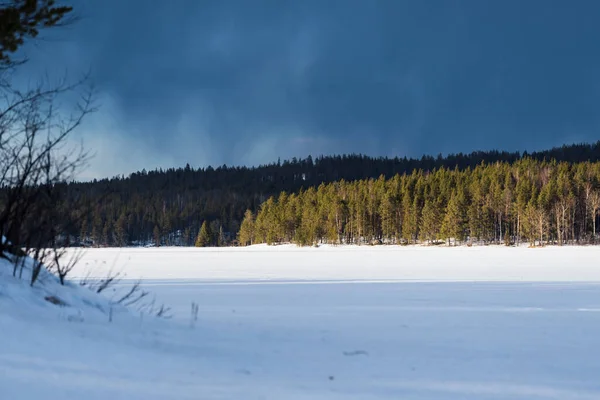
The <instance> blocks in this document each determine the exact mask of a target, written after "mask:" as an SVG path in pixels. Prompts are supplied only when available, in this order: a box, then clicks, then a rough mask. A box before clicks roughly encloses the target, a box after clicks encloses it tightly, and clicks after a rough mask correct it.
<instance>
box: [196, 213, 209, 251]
mask: <svg viewBox="0 0 600 400" xmlns="http://www.w3.org/2000/svg"><path fill="white" fill-rule="evenodd" d="M211 244H212V233H211V231H210V225H209V224H207V223H206V220H205V221H204V222H202V226H201V227H200V231H199V232H198V237H197V238H196V247H208V246H210V245H211Z"/></svg>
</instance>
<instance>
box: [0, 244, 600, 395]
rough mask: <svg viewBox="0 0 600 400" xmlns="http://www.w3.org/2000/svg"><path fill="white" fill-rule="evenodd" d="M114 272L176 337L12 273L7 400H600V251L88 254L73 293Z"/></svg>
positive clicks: (2, 385) (6, 292)
mask: <svg viewBox="0 0 600 400" xmlns="http://www.w3.org/2000/svg"><path fill="white" fill-rule="evenodd" d="M111 268H112V269H113V271H117V270H121V269H122V270H124V271H125V272H126V273H127V277H128V278H130V279H136V278H139V277H142V278H144V286H145V287H146V288H147V289H149V290H151V291H152V292H153V293H154V294H156V296H157V299H158V300H159V301H160V302H165V303H167V304H168V305H170V306H172V307H173V313H174V317H173V319H172V320H168V321H164V320H156V319H152V318H148V317H143V318H142V317H140V316H139V315H137V314H135V313H133V312H127V311H125V310H118V312H116V313H115V315H114V316H113V322H112V323H109V322H108V317H107V314H106V313H105V312H103V310H105V308H106V302H105V301H104V299H101V298H97V297H96V296H94V295H92V294H90V293H88V292H85V289H81V288H77V287H70V288H67V289H64V288H61V287H59V286H58V285H57V284H56V282H54V281H52V280H51V279H46V280H45V282H44V283H43V284H40V285H39V287H38V288H37V289H35V290H33V291H32V290H30V289H29V288H28V287H27V286H26V285H25V284H24V282H21V281H17V280H14V279H13V278H11V277H10V276H8V275H10V274H9V267H8V266H7V265H5V264H3V261H1V260H0V399H5V398H6V399H36V400H38V399H40V398H43V399H80V398H85V399H87V400H92V399H102V400H105V399H111V400H113V399H600V379H598V377H599V376H600V248H594V247H564V248H544V249H526V248H519V249H515V248H504V247H478V248H475V247H473V248H466V247H461V248H421V247H340V248H328V247H323V248H318V249H314V248H308V249H299V248H296V247H291V246H278V247H270V248H269V247H265V246H256V247H251V248H240V249H174V248H158V249H100V250H96V249H93V250H88V251H87V252H86V255H85V257H84V259H83V260H82V262H81V263H80V265H79V267H78V269H77V270H76V271H74V276H83V275H85V274H86V273H87V271H92V274H93V275H95V276H99V277H101V276H104V275H105V274H106V273H107V271H108V270H109V269H111ZM74 279H75V278H74ZM128 284H129V283H128V282H124V283H123V285H128ZM46 294H56V295H58V296H62V298H64V299H65V300H66V301H67V302H69V303H71V304H72V305H71V307H64V308H60V307H57V306H54V305H52V304H50V303H48V302H45V301H44V300H43V296H44V295H46ZM192 302H196V303H198V304H199V313H198V321H197V323H196V325H195V327H191V326H190V309H191V303H192Z"/></svg>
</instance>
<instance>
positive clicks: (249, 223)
mask: <svg viewBox="0 0 600 400" xmlns="http://www.w3.org/2000/svg"><path fill="white" fill-rule="evenodd" d="M238 239H239V242H240V244H241V245H242V246H248V245H252V244H254V214H252V211H250V210H246V213H245V214H244V219H243V221H242V226H241V227H240V232H239V234H238Z"/></svg>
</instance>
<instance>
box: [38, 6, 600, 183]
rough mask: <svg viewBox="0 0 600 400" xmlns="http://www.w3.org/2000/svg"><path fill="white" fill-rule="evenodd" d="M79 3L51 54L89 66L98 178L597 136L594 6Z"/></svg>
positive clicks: (599, 66) (598, 32)
mask: <svg viewBox="0 0 600 400" xmlns="http://www.w3.org/2000/svg"><path fill="white" fill-rule="evenodd" d="M82 7H83V8H79V13H80V15H81V16H82V19H81V21H80V22H79V23H78V24H77V26H75V27H73V28H70V29H69V31H67V32H63V33H62V35H63V40H56V41H55V42H52V43H50V45H51V47H52V50H47V52H48V51H53V52H54V53H52V54H58V55H61V57H55V58H57V59H60V61H66V62H67V63H69V64H70V65H71V66H70V67H69V68H71V69H72V68H81V69H85V68H88V67H91V69H92V72H93V77H94V80H95V82H96V84H97V87H98V89H99V90H100V93H101V95H102V99H103V100H104V107H103V109H102V111H101V112H100V113H98V114H97V115H96V116H94V118H93V119H92V122H90V124H89V125H88V126H87V129H88V131H89V132H88V134H87V137H88V139H89V140H88V143H90V144H91V145H92V146H94V147H96V148H97V149H99V150H98V154H99V156H98V157H97V158H100V160H98V159H97V160H96V161H95V162H94V165H93V168H92V169H93V171H95V172H94V173H95V174H106V173H110V174H112V173H116V172H119V173H120V172H124V173H127V172H129V171H130V170H134V169H141V168H143V167H146V168H153V167H155V166H157V165H161V166H170V165H173V166H176V165H177V166H178V165H183V164H185V163H186V162H189V163H190V164H192V165H206V164H208V163H210V164H222V163H227V164H257V163H262V162H269V161H272V160H276V159H277V157H279V156H281V157H282V158H288V157H292V156H306V155H308V154H309V153H312V154H314V155H318V154H323V153H347V152H362V153H365V152H366V153H368V154H371V155H401V156H402V155H409V156H416V155H420V154H421V153H432V154H437V153H439V152H444V153H446V152H456V151H470V150H474V149H477V148H483V149H488V148H502V149H508V150H515V149H525V148H543V147H547V146H553V145H558V144H561V143H563V142H571V141H582V140H588V141H591V140H596V139H598V138H600V135H598V133H597V132H598V128H599V119H598V111H599V109H600V107H599V104H600V96H599V93H600V84H599V79H598V74H599V71H600V52H599V50H600V49H599V46H600V43H599V42H598V38H600V25H598V24H597V22H596V19H597V18H596V17H597V16H598V15H600V3H597V2H596V1H585V0H580V1H577V2H568V1H546V0H530V1H516V0H508V1H507V0H503V1H479V0H473V1H451V0H437V1H433V0H431V1H418V2H415V1H411V2H408V1H400V0H389V1H375V0H361V1H359V0H356V1H353V0H339V1H334V0H322V1H283V0H272V1H267V0H265V1H247V0H239V1H199V0H189V1H171V2H148V1H141V0H128V1H123V0H119V1H116V0H110V1H104V2H96V4H95V5H92V4H90V3H88V4H87V5H85V6H82ZM59 35H60V34H59ZM40 47H42V46H40ZM56 49H59V50H60V52H58V53H56V51H58V50H56ZM58 62H59V61H57V63H58Z"/></svg>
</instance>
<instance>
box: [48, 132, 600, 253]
mask: <svg viewBox="0 0 600 400" xmlns="http://www.w3.org/2000/svg"><path fill="white" fill-rule="evenodd" d="M544 160H557V161H558V162H566V163H567V165H572V164H580V163H583V164H580V165H579V166H577V168H584V169H586V172H585V174H588V173H589V174H592V175H593V173H592V172H588V171H587V169H588V168H595V167H594V165H592V164H586V162H597V161H600V142H597V143H595V144H577V145H571V146H563V147H560V148H554V149H551V150H547V151H541V152H536V153H531V154H527V153H518V152H516V153H508V152H498V151H490V152H473V153H470V154H453V155H448V156H447V157H442V156H438V157H430V156H423V157H421V158H419V159H408V158H381V157H380V158H373V157H367V156H364V155H344V156H326V157H319V158H316V159H313V158H311V157H307V158H306V159H292V160H289V161H283V162H279V161H278V162H277V163H272V164H268V165H262V166H259V167H228V166H225V165H224V166H221V167H218V168H212V167H207V168H200V169H194V168H191V167H190V166H189V165H187V166H186V167H185V168H177V169H175V168H172V169H167V170H155V171H149V172H148V171H141V172H136V173H133V174H131V175H130V176H128V177H114V178H111V179H102V180H94V181H91V182H70V183H64V184H60V185H57V190H60V191H61V196H60V198H61V199H64V201H62V202H61V204H60V206H59V208H60V210H62V211H61V213H62V215H64V216H65V217H64V220H68V221H72V223H71V224H70V225H69V229H68V232H69V235H68V240H69V242H70V243H72V244H84V245H86V246H128V245H148V244H152V245H180V246H194V245H195V244H196V242H197V237H198V234H199V232H200V228H201V226H202V225H203V224H204V223H206V225H207V229H206V231H208V232H210V235H211V237H210V239H209V240H206V239H203V241H202V243H207V245H217V244H221V245H230V244H232V243H237V242H236V239H237V233H238V232H239V231H240V228H241V227H242V222H243V221H244V215H245V214H247V213H246V211H247V210H249V212H250V213H252V214H253V215H255V216H256V215H257V213H258V211H259V210H260V209H264V208H265V207H268V203H265V202H267V201H268V199H269V198H270V197H272V196H275V197H278V196H279V195H280V193H282V192H285V193H286V195H285V196H288V195H290V196H291V195H292V194H295V197H298V198H299V197H300V196H302V197H303V198H304V196H312V193H313V192H314V193H315V196H317V192H318V191H317V188H319V187H320V186H321V185H322V184H333V183H336V182H339V183H336V184H335V185H333V187H340V188H342V187H343V188H344V189H343V190H346V191H347V190H351V189H349V188H350V187H353V185H357V189H356V190H359V189H358V186H360V185H367V186H369V185H374V183H369V182H371V181H370V180H375V181H373V182H380V179H379V177H383V178H382V179H383V180H384V181H385V184H383V185H384V186H385V187H386V188H387V187H388V186H389V185H395V184H397V182H402V184H403V185H404V182H409V181H410V182H412V183H411V185H412V184H414V185H415V186H417V181H419V179H417V178H416V176H420V175H422V176H423V177H422V178H421V181H422V182H420V183H419V186H418V188H416V189H415V188H412V189H410V190H412V191H414V190H417V192H420V191H423V192H424V193H427V195H426V196H425V194H423V195H421V194H419V195H418V196H417V203H416V204H415V205H414V207H416V208H419V207H421V203H420V202H422V207H425V206H426V207H425V215H427V214H428V213H429V212H430V211H431V212H433V213H437V214H440V215H442V214H443V212H444V211H445V208H444V207H446V206H447V203H448V202H449V201H450V198H451V196H450V193H449V192H448V191H447V189H444V190H442V189H443V188H436V189H435V190H439V191H441V194H440V197H439V198H437V199H436V200H435V204H430V203H431V202H432V201H429V202H427V203H425V200H424V198H423V199H421V196H425V197H435V196H438V195H437V193H435V192H432V193H429V192H428V190H429V189H426V187H427V188H428V187H429V186H431V183H430V182H429V181H428V179H431V178H429V176H431V175H432V173H433V172H434V171H435V173H433V175H435V176H438V175H439V174H441V173H442V172H440V171H443V173H444V174H448V176H449V177H452V178H451V179H452V180H455V179H458V178H456V177H457V176H462V175H460V174H459V175H456V174H458V172H455V169H456V170H457V171H465V172H464V173H465V174H469V173H471V174H472V173H473V171H474V170H476V171H481V170H482V167H480V165H481V164H482V163H483V164H485V165H494V164H495V163H498V162H499V163H501V165H503V168H509V166H512V165H514V167H510V169H511V170H512V169H514V168H517V169H519V170H522V169H523V165H529V163H531V165H532V168H534V167H533V166H535V168H538V169H540V171H541V169H543V170H544V171H545V170H546V169H548V170H552V168H553V167H552V166H551V165H552V164H551V163H549V161H548V162H546V163H544V162H543V161H544ZM542 166H544V167H543V168H542ZM494 168H497V167H494ZM573 168H575V167H573ZM418 171H421V172H418ZM450 171H452V172H450ZM466 171H471V172H466ZM478 173H479V172H478ZM540 173H541V172H540ZM569 173H570V174H572V173H573V171H572V170H571V167H569ZM415 174H416V175H415ZM403 175H407V176H406V177H402V176H403ZM505 175H506V174H505ZM512 175H514V173H511V176H512ZM396 176H398V177H396ZM465 176H466V175H465ZM469 176H471V175H469ZM521 176H522V175H519V177H516V176H512V178H511V179H513V180H515V181H516V180H520V179H521ZM395 177H396V178H395ZM411 177H412V178H411ZM471 177H473V176H471ZM415 179H416V180H415ZM448 179H450V178H448ZM464 179H467V178H464ZM482 179H483V178H482ZM487 179H491V178H485V179H484V181H483V183H482V185H484V188H483V189H482V190H485V185H487ZM531 179H533V178H531ZM546 179H547V178H541V177H538V178H536V180H535V181H536V182H537V183H536V184H538V186H539V187H538V190H539V189H540V188H541V187H542V186H544V182H545V180H546ZM413 180H415V181H414V182H413ZM425 182H429V183H427V184H425ZM452 182H453V181H451V182H446V183H445V184H444V185H451V184H452ZM590 184H591V185H592V186H593V185H596V181H592V182H591V183H590ZM469 185H470V183H469ZM521 185H522V184H521ZM540 185H541V186H540ZM408 186H409V187H410V185H408ZM311 188H313V189H314V190H310V189H311ZM328 190H330V191H331V190H332V189H328ZM336 190H337V189H336ZM340 190H341V189H340ZM360 190H361V191H363V192H364V191H365V190H366V191H367V192H368V193H370V192H369V190H370V189H360ZM378 190H379V189H378ZM386 190H387V189H386ZM403 190H404V189H403ZM406 190H409V189H406ZM574 190H575V189H574ZM388 191H389V190H388ZM580 191H581V188H579V187H578V188H577V193H578V195H579V196H580V195H581V193H580ZM299 193H302V195H300V194H299ZM361 193H362V192H361ZM471 194H472V192H471V189H469V191H466V189H465V193H464V195H465V196H466V197H467V198H466V199H465V200H464V201H471V197H469V196H471ZM361 195H362V194H361ZM401 195H402V196H404V194H402V193H396V194H395V197H394V199H393V201H396V202H397V201H399V200H398V199H397V197H398V196H401ZM402 196H401V197H402ZM411 196H412V194H411ZM461 196H462V194H461ZM482 196H483V195H482ZM580 197H581V196H580ZM580 197H579V198H580ZM292 198H294V197H292ZM579 198H578V200H577V207H578V208H581V207H583V206H582V204H583V203H582V201H581V200H579ZM271 201H274V200H271ZM315 201H316V200H315ZM377 201H378V200H377V199H374V200H373V202H372V203H369V204H366V205H365V206H366V207H368V210H367V212H369V213H371V214H373V215H372V216H371V218H374V219H375V220H374V221H373V222H371V223H370V225H369V226H372V228H367V227H366V226H367V225H365V227H363V225H362V224H358V225H357V223H355V222H352V223H351V224H349V225H348V226H355V225H356V227H355V228H353V229H360V234H361V235H362V234H363V230H365V232H364V233H365V236H364V237H365V238H367V237H368V238H369V240H371V239H378V238H379V236H382V237H389V235H388V234H387V233H386V234H381V235H380V232H379V228H376V227H375V226H376V220H377V218H379V217H377V212H378V210H376V209H374V208H373V207H375V206H377V207H379V205H378V204H379V203H378V202H377ZM384 201H391V200H390V199H384ZM458 201H463V199H462V198H460V199H459V198H457V199H455V200H453V202H458ZM478 201H480V202H481V203H482V204H483V203H484V202H487V201H488V199H487V198H486V199H485V201H484V200H478ZM528 201H529V199H528ZM263 203H265V205H263ZM469 204H470V203H469ZM261 205H262V206H261ZM485 206H486V207H488V208H489V207H492V206H490V205H488V204H487V203H486V204H485ZM402 207H406V204H404V203H403V206H402ZM452 207H454V205H453V204H452ZM482 207H483V205H482ZM494 207H496V206H494ZM308 208H310V207H308V206H303V207H302V209H303V210H305V212H307V213H309V212H311V210H309V209H308ZM392 208H393V207H392ZM481 212H483V210H482V211H481ZM577 212H578V213H581V212H582V211H581V210H578V211H577ZM419 213H421V210H420V208H419ZM511 215H512V214H511ZM577 215H579V214H577ZM518 216H519V218H521V217H522V216H523V215H522V213H520V214H519V215H518ZM386 218H387V217H386ZM413 218H417V217H416V216H415V217H413ZM504 218H505V217H504V216H503V217H502V219H503V221H504ZM578 218H579V220H582V218H581V217H578ZM438 219H439V218H437V217H432V218H431V221H437V220H438ZM425 221H426V222H427V223H429V220H425ZM438 222H440V225H439V226H440V227H441V222H443V221H442V220H440V221H438ZM521 222H522V221H520V220H519V226H521ZM412 223H414V224H417V223H418V221H413V222H412ZM419 223H420V222H419ZM588 223H589V224H591V220H589V218H588ZM482 224H483V226H484V227H485V228H484V227H482V228H481V229H479V230H480V231H481V234H480V236H481V237H486V238H487V237H490V235H491V234H490V230H489V229H488V224H489V222H487V221H484V222H482ZM504 224H505V223H504V222H503V224H502V230H503V231H502V234H500V227H498V228H497V231H498V232H497V234H496V236H497V237H494V236H493V235H491V236H492V237H494V238H495V239H494V240H495V241H498V240H500V239H499V237H502V240H504V237H505V235H504V232H505V230H506V229H509V230H510V229H514V227H513V222H512V220H511V221H510V223H509V226H508V228H505V226H504ZM580 225H581V223H579V222H578V227H579V226H580ZM400 226H403V228H402V231H405V230H406V232H408V231H410V229H408V226H410V223H408V224H407V223H406V222H404V221H403V224H401V225H400ZM344 227H345V225H344ZM315 229H316V228H315ZM369 229H373V232H371V231H368V230H369ZM382 229H383V228H382ZM385 229H386V232H387V230H388V228H387V227H386V228H385ZM389 229H391V228H389ZM414 229H415V231H414V232H413V236H414V239H410V237H409V236H408V234H407V236H405V239H407V240H415V239H421V238H423V235H424V232H427V231H428V230H429V231H431V233H430V235H429V236H431V238H433V237H434V236H436V237H437V235H438V233H437V232H435V229H434V228H423V229H421V227H420V226H419V227H416V228H414ZM523 229H524V228H523ZM577 229H579V228H577ZM587 229H588V231H589V229H591V228H590V227H587ZM245 231H246V230H243V231H242V237H241V238H240V239H242V240H240V241H241V242H242V243H246V242H249V240H246V239H247V238H246V237H244V235H245ZM352 232H353V233H352V235H350V236H351V237H353V238H354V239H353V240H356V237H357V236H356V234H358V231H354V230H353V231H352ZM367 232H368V234H367ZM520 232H521V233H522V232H524V231H520ZM288 233H289V232H288ZM343 233H344V234H346V233H347V232H346V231H345V230H344V231H343ZM484 233H485V234H484ZM577 235H578V236H577V237H581V233H580V232H577ZM394 236H395V237H396V238H397V239H396V240H399V238H400V236H398V235H394ZM573 236H575V235H574V234H573V232H571V233H569V236H568V237H569V238H571V237H573ZM260 238H261V236H260V235H259V236H257V237H256V238H253V239H252V240H253V241H254V242H256V241H257V239H260ZM285 238H287V239H290V238H291V236H289V234H288V235H287V236H285ZM313 238H314V237H311V238H307V239H303V240H308V241H310V240H312V239H313ZM263 240H264V241H267V238H264V239H263ZM278 240H279V239H278ZM365 240H366V239H365ZM569 240H570V239H569ZM258 241H261V240H258Z"/></svg>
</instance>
